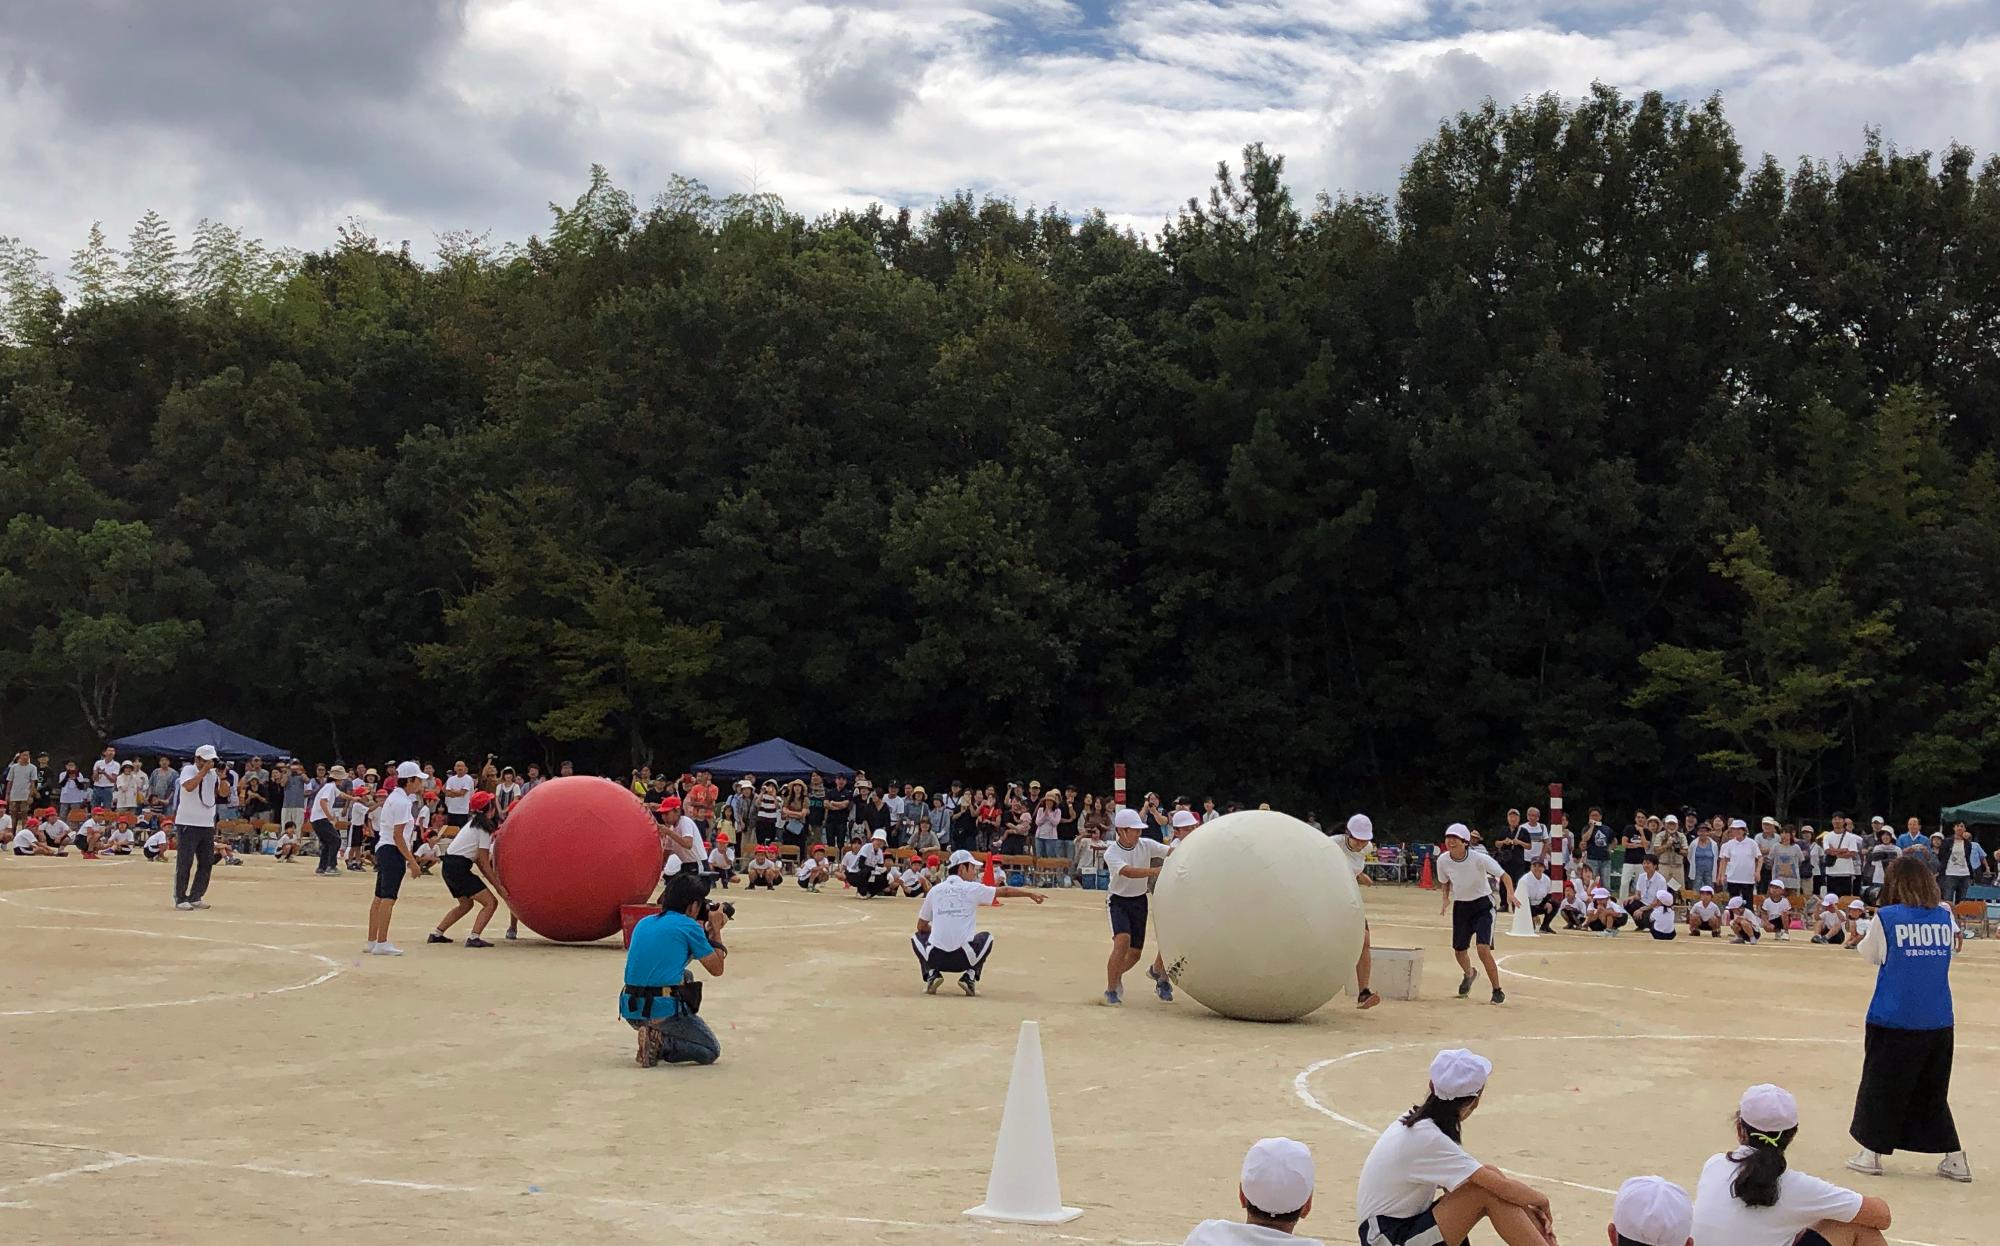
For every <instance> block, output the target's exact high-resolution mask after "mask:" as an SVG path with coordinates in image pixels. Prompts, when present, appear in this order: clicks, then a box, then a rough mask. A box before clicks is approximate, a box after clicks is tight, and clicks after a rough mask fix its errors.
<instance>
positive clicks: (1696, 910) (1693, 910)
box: [1688, 900, 1722, 922]
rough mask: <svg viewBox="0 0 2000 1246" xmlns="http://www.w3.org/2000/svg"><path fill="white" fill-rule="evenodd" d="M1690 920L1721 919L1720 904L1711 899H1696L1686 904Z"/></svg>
mask: <svg viewBox="0 0 2000 1246" xmlns="http://www.w3.org/2000/svg"><path fill="white" fill-rule="evenodd" d="M1688 920H1689V921H1690V922H1716V921H1721V920H1722V906H1721V905H1720V904H1717V903H1716V902H1715V901H1713V900H1696V901H1695V902H1694V903H1693V904H1690V905H1688Z"/></svg>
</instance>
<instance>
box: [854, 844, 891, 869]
mask: <svg viewBox="0 0 2000 1246" xmlns="http://www.w3.org/2000/svg"><path fill="white" fill-rule="evenodd" d="M861 863H862V864H863V865H865V866H867V867H868V871H869V873H871V874H880V873H883V872H884V871H886V870H887V869H888V868H889V867H888V866H887V865H884V864H883V863H882V841H881V840H879V839H871V840H869V841H868V842H867V843H865V844H863V845H861Z"/></svg>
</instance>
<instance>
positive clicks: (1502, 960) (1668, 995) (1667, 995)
mask: <svg viewBox="0 0 2000 1246" xmlns="http://www.w3.org/2000/svg"><path fill="white" fill-rule="evenodd" d="M1582 950H1583V949H1581V948H1577V949H1572V950H1571V951H1570V952H1567V953H1566V952H1561V951H1554V950H1551V951H1547V952H1509V953H1507V955H1505V956H1499V957H1495V958H1494V960H1493V964H1494V965H1495V966H1496V967H1497V968H1498V969H1499V970H1500V972H1501V973H1504V974H1506V975H1507V976H1508V977H1510V978H1522V979H1525V980H1526V981H1529V982H1546V983H1548V984H1550V985H1551V986H1594V987H1602V988H1604V989H1607V990H1616V991H1637V992H1638V993H1639V994H1641V995H1653V996H1657V997H1658V998H1660V999H1686V998H1687V996H1685V995H1681V994H1679V993H1677V992H1674V991H1656V990H1654V989H1653V988H1651V987H1649V986H1633V985H1632V984H1631V983H1629V982H1585V981H1583V980H1582V979H1580V978H1544V977H1542V976H1540V975H1539V974H1532V973H1522V972H1521V971H1520V970H1518V969H1509V968H1507V962H1508V961H1510V960H1514V959H1515V958H1517V957H1521V956H1540V957H1543V958H1547V957H1550V956H1565V955H1573V954H1575V953H1576V952H1580V951H1582Z"/></svg>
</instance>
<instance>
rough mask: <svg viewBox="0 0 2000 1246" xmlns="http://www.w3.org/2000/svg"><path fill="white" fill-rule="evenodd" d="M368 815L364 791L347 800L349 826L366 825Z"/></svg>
mask: <svg viewBox="0 0 2000 1246" xmlns="http://www.w3.org/2000/svg"><path fill="white" fill-rule="evenodd" d="M368 815H369V808H368V801H367V799H366V794H365V793H364V794H363V795H360V796H356V797H354V798H353V799H352V800H351V801H349V802H348V805H347V824H348V825H349V826H366V825H368Z"/></svg>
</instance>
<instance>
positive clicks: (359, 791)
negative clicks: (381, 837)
mask: <svg viewBox="0 0 2000 1246" xmlns="http://www.w3.org/2000/svg"><path fill="white" fill-rule="evenodd" d="M349 796H350V799H349V801H348V803H347V868H348V869H350V870H354V871H357V872H358V871H360V870H364V869H373V868H375V852H374V850H373V849H372V848H371V847H370V846H369V843H370V841H369V838H368V819H369V818H370V817H372V816H373V814H374V810H373V808H371V807H370V804H369V796H368V780H366V779H356V780H355V781H354V783H353V785H352V786H351V788H350V790H349Z"/></svg>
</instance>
